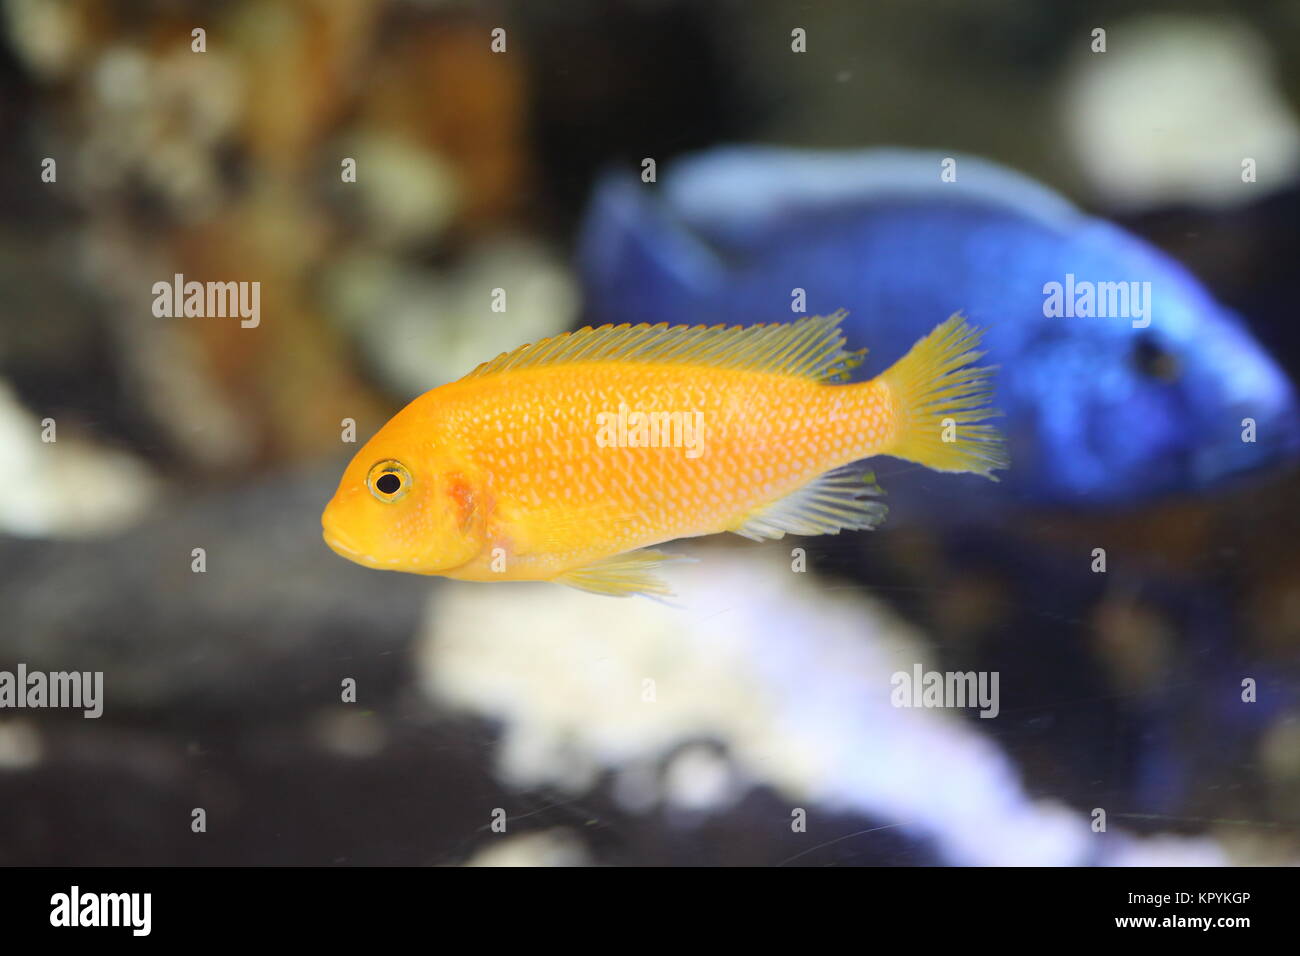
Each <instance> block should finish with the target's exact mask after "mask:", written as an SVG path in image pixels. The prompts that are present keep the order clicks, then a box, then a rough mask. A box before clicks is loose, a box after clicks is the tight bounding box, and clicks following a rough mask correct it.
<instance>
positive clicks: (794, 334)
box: [465, 309, 866, 382]
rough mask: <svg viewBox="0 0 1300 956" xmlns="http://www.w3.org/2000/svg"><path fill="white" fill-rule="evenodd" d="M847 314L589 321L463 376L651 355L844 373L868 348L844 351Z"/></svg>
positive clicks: (824, 377)
mask: <svg viewBox="0 0 1300 956" xmlns="http://www.w3.org/2000/svg"><path fill="white" fill-rule="evenodd" d="M847 316H848V312H846V311H844V310H843V309H841V310H840V311H838V312H835V313H833V314H832V315H811V316H807V317H805V318H801V319H798V320H796V321H794V322H786V323H777V324H769V325H749V326H739V325H733V326H730V327H728V326H725V325H713V326H707V325H674V326H669V325H668V323H667V322H661V323H659V324H658V325H602V326H601V327H600V328H596V329H593V328H590V327H588V328H585V329H579V330H578V331H576V332H566V333H564V334H563V335H556V336H553V337H552V338H549V339H542V340H541V341H540V342H534V343H532V344H530V345H524V346H522V347H520V348H517V349H515V350H514V351H513V352H503V353H502V354H501V355H498V356H497V357H496V358H494V359H492V360H491V361H489V362H484V363H483V364H482V365H480V366H479V367H478V368H476V369H474V371H472V372H470V373H469V375H467V376H465V378H480V377H483V376H486V375H497V374H500V373H502V372H512V371H517V370H520V369H527V368H538V367H541V366H547V365H561V364H572V363H578V362H647V363H663V364H679V365H700V366H709V367H712V368H727V369H736V370H742V371H750V372H773V373H778V374H782V375H796V376H800V377H804V378H810V379H813V380H815V381H822V382H829V381H835V380H843V379H847V378H848V375H849V372H850V371H851V370H852V369H854V368H856V367H857V366H858V365H861V364H862V356H863V355H865V354H866V349H861V350H860V351H857V352H847V351H845V349H844V334H843V333H842V332H841V331H840V328H839V325H840V323H841V322H843V321H844V319H845V318H846V317H847Z"/></svg>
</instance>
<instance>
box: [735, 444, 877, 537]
mask: <svg viewBox="0 0 1300 956" xmlns="http://www.w3.org/2000/svg"><path fill="white" fill-rule="evenodd" d="M883 494H884V491H883V490H882V489H881V488H880V486H879V485H877V484H876V476H875V474H874V473H873V472H872V471H870V470H869V469H868V468H866V467H865V466H864V465H863V463H862V462H853V463H852V464H849V465H844V466H843V467H841V468H836V469H835V470H833V471H828V472H826V473H825V474H823V475H818V476H817V477H816V478H814V479H813V480H812V481H810V482H808V484H806V485H804V486H803V487H802V488H799V489H798V490H796V491H793V492H791V493H790V494H788V495H786V496H785V497H783V498H778V499H776V501H773V502H770V503H768V504H766V505H763V506H762V507H760V508H756V509H755V510H754V511H751V512H750V513H749V514H748V515H746V516H745V520H744V522H743V523H742V524H741V525H740V526H739V527H736V528H732V529H731V530H732V531H734V532H735V533H736V534H739V535H743V536H744V537H746V538H750V539H751V540H754V541H762V540H764V539H767V538H780V537H784V536H785V535H787V534H801V535H809V536H812V535H819V534H839V533H840V531H842V530H844V529H845V528H848V529H851V530H854V531H860V530H863V529H865V528H874V527H876V526H877V525H879V524H880V522H882V521H884V520H885V514H886V512H887V511H888V510H889V509H888V507H887V506H886V505H885V503H884V502H882V501H877V500H875V499H876V498H877V497H878V496H880V495H883Z"/></svg>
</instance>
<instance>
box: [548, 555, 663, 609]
mask: <svg viewBox="0 0 1300 956" xmlns="http://www.w3.org/2000/svg"><path fill="white" fill-rule="evenodd" d="M680 560H683V559H682V558H680V557H678V556H677V555H672V554H665V553H664V552H662V551H655V550H652V549H647V550H642V551H629V552H627V553H626V554H616V555H614V556H613V557H610V558H604V559H602V560H600V561H597V562H595V563H594V564H589V565H587V566H586V567H581V568H573V569H572V570H569V571H565V572H564V573H563V574H561V575H559V576H558V577H556V578H555V580H556V581H558V582H560V583H561V584H567V585H568V586H569V587H571V588H578V589H579V590H580V591H590V592H591V593H593V594H607V595H610V596H612V597H626V596H627V595H629V594H646V595H658V596H660V597H672V594H673V592H672V589H671V588H669V587H668V584H667V582H665V581H664V580H663V579H662V578H660V577H658V576H656V575H655V574H654V573H653V572H654V571H656V570H658V569H659V568H660V567H661V566H663V565H664V564H665V563H667V562H670V561H680Z"/></svg>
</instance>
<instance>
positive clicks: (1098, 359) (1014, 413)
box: [578, 147, 1300, 506]
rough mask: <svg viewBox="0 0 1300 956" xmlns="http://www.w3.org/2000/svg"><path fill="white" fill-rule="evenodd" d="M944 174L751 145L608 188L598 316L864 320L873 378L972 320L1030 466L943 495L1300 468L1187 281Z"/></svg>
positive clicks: (1205, 482) (1019, 455)
mask: <svg viewBox="0 0 1300 956" xmlns="http://www.w3.org/2000/svg"><path fill="white" fill-rule="evenodd" d="M941 159H942V156H940V155H939V154H934V153H923V152H913V151H906V150H871V151H866V152H851V153H833V152H806V151H797V150H789V149H780V148H768V147H732V148H725V149H717V150H714V151H712V152H709V153H705V154H703V155H700V156H697V157H693V158H688V159H685V160H681V161H679V162H678V163H676V164H675V165H674V166H673V167H671V168H670V169H669V170H668V171H667V173H666V175H665V176H663V177H661V181H660V182H659V183H642V182H641V181H639V180H638V179H636V178H635V177H628V176H621V177H620V176H611V177H608V178H606V179H605V180H603V181H602V182H601V183H600V184H599V185H598V187H597V190H596V192H595V195H594V197H593V199H592V202H591V204H590V207H589V210H588V212H587V216H586V220H585V223H584V225H583V229H582V233H581V236H580V239H579V247H578V267H579V270H580V272H581V275H582V279H583V282H584V285H585V293H586V303H587V306H586V308H587V312H586V316H585V318H586V319H587V320H588V321H590V322H592V323H593V324H600V323H604V322H632V323H636V322H661V321H665V320H668V321H671V322H674V323H686V324H693V323H718V322H726V323H752V322H758V321H773V320H780V319H781V318H782V316H788V315H790V314H791V311H792V306H794V305H796V304H797V305H802V306H803V308H804V309H805V310H806V311H807V312H808V313H809V314H816V313H819V312H829V311H832V310H834V309H836V308H839V307H841V306H843V307H845V308H847V309H848V310H849V313H850V315H849V319H848V321H847V323H846V325H845V331H846V333H847V334H848V337H849V339H850V340H852V341H864V342H870V343H871V345H872V351H871V353H870V354H869V355H868V357H867V361H866V362H865V363H864V364H863V366H862V367H861V368H860V369H858V370H857V373H856V375H855V377H857V378H870V377H872V376H874V375H876V374H879V373H880V372H881V371H883V369H884V366H885V364H887V362H888V361H889V359H890V358H891V357H893V356H896V355H898V354H900V353H901V352H903V351H906V349H907V347H908V346H909V345H910V344H911V343H912V342H914V341H915V340H916V339H918V338H919V337H920V336H921V335H923V334H925V332H927V331H928V329H929V327H930V325H931V324H933V320H934V316H936V315H948V314H951V313H954V312H959V311H960V312H964V313H965V314H966V315H968V316H969V317H970V319H971V321H972V322H974V323H976V324H978V325H980V326H983V327H985V328H986V329H987V334H986V336H985V340H984V347H985V348H986V349H987V350H988V352H987V354H988V360H989V361H991V362H992V363H994V364H996V365H999V366H1001V369H1000V371H999V374H998V380H997V394H996V396H995V404H996V405H997V406H998V407H999V408H1000V409H1002V410H1003V411H1004V412H1005V413H1006V416H1007V417H1006V422H1005V425H1004V430H1005V432H1006V435H1007V440H1008V445H1009V448H1010V452H1011V458H1012V460H1014V461H1015V462H1016V467H1015V469H1013V470H1012V471H1011V472H1009V473H1008V474H1007V476H1006V480H1005V482H1004V483H1003V484H1001V485H1000V486H991V487H990V486H987V485H986V486H985V487H984V488H976V487H974V486H973V485H971V484H969V482H968V480H967V479H963V478H960V477H948V478H942V479H938V480H940V481H949V482H954V483H962V482H967V484H966V485H965V486H964V488H958V487H956V485H954V486H953V490H955V491H958V492H960V491H963V490H964V491H968V492H969V493H971V494H974V495H977V496H985V497H987V498H988V500H989V502H990V503H997V502H1009V501H1015V502H1023V503H1029V504H1047V505H1060V504H1069V505H1103V506H1115V505H1123V504H1129V503H1136V502H1141V501H1143V500H1148V499H1151V498H1155V497H1157V496H1161V495H1167V494H1177V493H1185V492H1197V491H1202V490H1206V489H1210V488H1214V487H1217V486H1220V485H1222V484H1223V483H1225V482H1226V481H1227V480H1228V479H1230V478H1232V477H1235V476H1239V475H1244V474H1248V473H1254V472H1259V471H1262V470H1264V469H1267V468H1270V467H1273V466H1276V465H1278V464H1280V463H1282V462H1286V461H1290V460H1293V459H1294V458H1296V457H1297V456H1298V455H1300V425H1298V424H1297V406H1296V396H1295V392H1294V389H1293V388H1292V386H1291V384H1290V382H1289V381H1288V380H1287V377H1286V375H1285V374H1284V373H1283V372H1282V371H1281V369H1280V368H1279V367H1278V365H1277V364H1276V363H1275V362H1274V361H1273V360H1272V359H1271V358H1270V357H1269V355H1268V354H1267V353H1266V352H1265V350H1264V349H1263V348H1262V347H1261V346H1260V344H1259V343H1258V342H1257V341H1256V340H1255V338H1254V337H1253V336H1252V335H1251V334H1250V332H1249V331H1248V330H1247V328H1246V327H1245V325H1244V323H1243V322H1242V320H1241V319H1240V318H1239V317H1238V316H1236V315H1234V314H1233V313H1232V312H1230V311H1228V310H1227V309H1225V308H1223V307H1222V306H1220V305H1219V304H1217V303H1216V302H1215V301H1214V300H1213V298H1212V297H1211V296H1210V295H1209V294H1208V293H1207V292H1206V291H1205V289H1204V288H1202V286H1201V285H1200V284H1199V283H1198V282H1197V280H1196V279H1195V278H1194V277H1193V276H1192V275H1191V274H1189V273H1188V272H1187V271H1186V269H1184V268H1183V267H1182V266H1180V265H1179V264H1178V263H1176V262H1174V261H1173V260H1172V259H1170V258H1169V257H1168V256H1167V255H1165V254H1163V253H1161V252H1159V251H1158V250H1156V249H1154V248H1153V247H1151V246H1150V245H1149V244H1147V243H1145V242H1143V241H1142V240H1140V239H1138V238H1136V237H1134V236H1132V235H1130V234H1128V233H1127V232H1125V231H1124V230H1122V229H1120V228H1118V227H1117V226H1115V225H1113V224H1111V223H1108V222H1105V221H1103V220H1100V219H1096V218H1093V217H1090V216H1087V215H1085V214H1083V213H1081V212H1080V211H1078V210H1077V209H1076V208H1075V207H1073V206H1072V205H1071V204H1070V203H1069V202H1068V201H1066V200H1065V199H1063V198H1062V197H1060V196H1058V195H1057V194H1055V193H1053V192H1052V191H1051V190H1049V189H1047V188H1046V187H1045V186H1042V185H1040V184H1038V183H1036V182H1034V181H1033V180H1030V179H1028V178H1026V177H1024V176H1021V175H1019V174H1017V173H1015V172H1012V171H1010V170H1007V169H1004V168H1002V167H999V166H996V165H994V164H992V163H989V162H987V161H983V160H978V159H974V158H959V159H958V160H957V162H956V166H955V171H956V180H955V181H953V182H944V181H942V179H941V176H940V172H941ZM1110 283H1122V284H1123V285H1122V286H1121V285H1104V284H1110ZM796 290H803V291H804V293H805V298H804V301H802V302H798V300H797V298H796V296H797V295H798V293H797V291H796ZM1246 419H1250V420H1251V421H1253V423H1254V425H1253V438H1254V439H1255V440H1254V441H1247V440H1243V436H1245V437H1252V436H1251V435H1250V429H1251V426H1250V424H1249V423H1246V422H1245V420H1246Z"/></svg>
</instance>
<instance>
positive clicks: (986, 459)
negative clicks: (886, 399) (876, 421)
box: [880, 313, 1010, 481]
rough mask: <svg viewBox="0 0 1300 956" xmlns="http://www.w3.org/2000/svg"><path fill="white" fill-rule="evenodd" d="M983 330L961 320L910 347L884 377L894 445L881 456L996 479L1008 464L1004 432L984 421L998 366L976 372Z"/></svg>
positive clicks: (988, 414)
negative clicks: (995, 472)
mask: <svg viewBox="0 0 1300 956" xmlns="http://www.w3.org/2000/svg"><path fill="white" fill-rule="evenodd" d="M982 334H983V333H982V331H981V330H980V329H977V328H974V327H973V326H970V325H967V324H966V320H965V318H963V317H962V315H961V313H957V314H956V315H953V316H952V317H951V318H949V319H948V320H947V321H945V322H943V323H942V324H940V325H939V326H937V327H936V328H935V330H934V331H933V332H931V333H930V334H929V335H927V336H926V337H925V338H923V339H921V340H920V341H919V342H917V343H916V344H915V345H913V346H912V349H911V351H909V352H908V353H907V354H906V355H904V356H903V357H902V358H901V359H899V360H898V361H897V362H895V363H894V365H893V366H892V367H890V368H889V369H888V370H887V371H886V372H885V373H884V374H883V375H881V376H880V381H881V382H883V383H884V384H885V385H886V386H887V388H888V390H889V394H890V396H891V399H892V401H893V407H894V412H895V415H896V416H897V438H896V440H895V443H894V444H893V445H892V446H891V447H889V448H888V449H885V450H884V454H887V455H894V456H895V457H897V458H905V459H907V460H908V461H914V462H917V463H919V464H922V465H925V466H926V467H927V468H933V469H935V470H936V471H968V472H974V473H975V474H977V475H983V476H984V477H985V478H992V479H993V480H994V481H996V480H997V479H996V478H995V477H994V475H993V474H992V472H993V470H994V469H998V468H1001V469H1005V468H1006V467H1007V466H1008V465H1009V464H1010V458H1009V457H1008V456H1007V450H1006V445H1005V444H1004V443H1003V440H1002V435H1001V433H1000V432H999V431H998V430H997V429H996V428H994V427H993V426H992V425H989V424H986V423H985V419H988V418H992V417H995V416H997V415H999V414H1000V413H999V412H997V411H995V410H994V409H992V408H990V407H989V400H990V398H991V397H992V375H993V371H994V368H995V367H994V366H977V365H975V364H974V363H975V362H977V361H978V360H979V359H980V357H981V356H983V354H984V353H983V352H977V351H975V347H976V346H977V345H979V341H980V336H981V335H982Z"/></svg>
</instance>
